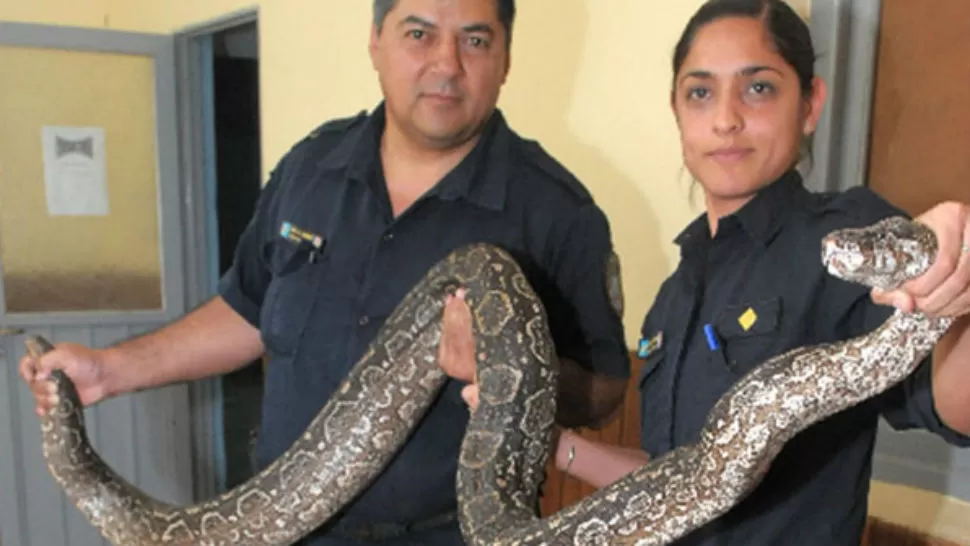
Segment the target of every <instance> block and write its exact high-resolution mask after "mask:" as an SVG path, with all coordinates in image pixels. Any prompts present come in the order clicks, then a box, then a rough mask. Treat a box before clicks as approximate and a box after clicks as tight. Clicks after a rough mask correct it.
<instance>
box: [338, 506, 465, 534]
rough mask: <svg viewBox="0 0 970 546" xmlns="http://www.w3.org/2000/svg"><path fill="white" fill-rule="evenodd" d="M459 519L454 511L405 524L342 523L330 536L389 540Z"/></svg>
mask: <svg viewBox="0 0 970 546" xmlns="http://www.w3.org/2000/svg"><path fill="white" fill-rule="evenodd" d="M457 519H458V513H457V512H456V511H454V510H452V511H450V512H445V513H443V514H438V515H436V516H431V517H429V518H425V519H419V520H414V521H409V522H404V523H393V522H379V523H378V522H375V523H359V524H356V523H349V522H346V521H341V522H339V523H337V524H336V525H334V527H333V528H332V529H331V531H330V533H329V534H332V535H336V536H339V537H341V538H349V539H353V540H360V541H379V540H389V539H392V538H399V537H402V536H405V535H408V534H410V533H418V532H421V531H427V530H429V529H434V528H436V527H442V526H444V525H447V524H449V523H451V522H454V521H456V520H457Z"/></svg>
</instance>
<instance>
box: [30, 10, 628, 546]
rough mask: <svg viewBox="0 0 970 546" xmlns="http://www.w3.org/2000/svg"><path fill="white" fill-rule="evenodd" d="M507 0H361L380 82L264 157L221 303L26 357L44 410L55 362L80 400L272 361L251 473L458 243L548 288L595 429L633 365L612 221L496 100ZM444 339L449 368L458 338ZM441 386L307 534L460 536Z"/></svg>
mask: <svg viewBox="0 0 970 546" xmlns="http://www.w3.org/2000/svg"><path fill="white" fill-rule="evenodd" d="M514 12H515V3H514V1H513V0H460V1H455V2H440V1H437V0H397V1H394V0H375V2H374V25H373V29H372V36H371V39H370V54H371V58H372V60H373V65H374V67H375V69H376V71H377V74H378V76H379V80H380V85H381V88H382V90H383V92H384V99H385V100H384V101H382V102H381V103H380V104H379V105H377V107H376V108H375V109H373V111H372V112H370V113H369V114H365V113H361V114H360V115H357V116H355V117H350V118H347V119H339V120H334V121H331V122H328V123H325V124H324V125H322V126H321V127H320V128H319V129H318V130H316V131H314V132H313V133H312V134H311V135H310V136H309V137H308V138H306V139H304V140H303V141H302V142H300V143H298V144H297V145H296V146H295V147H294V148H293V149H292V150H290V152H289V153H288V154H287V155H286V156H285V157H284V158H283V159H282V161H281V162H280V163H279V165H278V166H277V167H276V168H275V169H274V171H273V173H272V176H271V179H270V180H269V181H268V183H267V185H266V186H265V189H264V190H263V192H262V195H261V197H260V201H259V203H258V206H257V210H256V212H255V214H254V216H253V218H252V220H251V222H250V224H249V225H248V227H247V229H246V231H245V233H244V234H243V236H242V237H241V239H240V241H239V243H238V246H237V249H236V252H235V257H234V261H233V264H232V268H231V270H230V271H229V272H228V273H227V274H226V275H225V277H224V278H223V279H222V280H221V283H220V285H219V295H218V296H217V297H215V298H213V299H212V300H211V301H210V302H208V303H206V304H205V305H203V306H202V307H200V308H199V309H197V310H195V311H193V312H192V313H190V314H188V315H187V316H186V317H185V318H183V319H181V320H179V321H177V322H175V323H174V324H172V325H170V326H168V327H166V328H164V329H162V330H160V331H157V332H154V333H152V334H149V335H146V336H144V337H140V338H137V339H133V340H129V341H127V342H124V343H121V344H119V345H117V346H114V347H111V348H108V349H103V350H91V349H87V348H84V347H80V346H77V345H67V344H65V345H61V346H59V347H58V348H57V350H55V351H54V352H52V353H50V354H49V355H47V356H45V357H44V358H43V359H42V360H41V361H39V362H33V361H30V360H29V359H25V360H24V361H23V363H22V373H23V374H24V377H25V379H26V380H27V381H30V382H31V384H32V386H33V389H34V392H35V394H36V396H37V399H38V408H39V409H40V408H43V407H46V406H47V405H49V404H50V403H51V399H50V396H49V394H48V388H49V386H48V382H46V381H43V379H45V378H46V376H47V373H48V371H49V370H50V369H51V368H55V367H56V368H63V369H65V370H66V371H67V373H68V375H70V376H71V378H72V379H73V380H74V381H75V382H76V383H77V385H78V387H79V390H80V394H81V396H82V400H83V402H84V403H86V404H92V403H95V402H97V401H99V400H103V399H104V398H106V397H109V396H114V395H117V394H120V393H125V392H131V391H134V390H136V389H145V388H151V387H155V386H159V385H163V384H166V383H170V382H173V381H185V380H193V379H198V378H202V377H206V376H212V375H215V374H222V373H226V372H229V371H231V370H234V369H236V368H238V367H239V366H241V365H244V364H245V363H247V362H250V361H252V360H253V359H254V358H257V357H258V356H259V355H261V354H263V353H264V351H265V353H267V354H268V356H269V358H270V361H269V364H268V366H267V367H266V371H267V376H266V381H265V389H266V390H265V396H264V407H263V411H262V425H261V436H260V439H259V443H258V447H257V457H258V461H259V463H260V466H265V465H268V464H269V463H270V462H271V461H273V460H274V459H276V458H277V457H278V456H279V455H280V454H281V453H282V452H283V451H284V450H286V449H287V448H288V447H289V446H290V445H291V443H292V442H293V441H294V440H296V439H297V437H298V436H299V435H300V433H301V432H302V431H303V430H304V429H305V428H306V426H307V425H308V424H309V422H310V420H311V419H312V418H313V416H314V415H315V414H316V413H317V412H318V411H319V410H320V408H321V407H322V406H323V405H324V403H325V402H326V401H327V400H328V398H329V397H330V395H331V394H332V393H333V392H334V389H335V388H337V386H338V385H339V384H340V382H341V381H342V380H343V379H344V378H345V377H346V374H347V372H348V370H349V369H350V367H351V366H352V364H353V363H354V362H356V361H357V359H358V358H359V357H360V356H361V355H362V354H363V353H364V351H365V349H366V347H367V345H368V343H369V342H370V341H371V340H372V339H373V338H374V337H375V334H376V333H377V331H378V329H379V328H380V327H381V324H382V323H383V321H384V320H385V319H386V318H387V317H388V315H389V314H390V313H391V312H392V310H393V309H394V307H395V306H396V305H397V304H398V303H399V302H400V301H401V299H402V297H403V296H404V295H405V294H406V293H407V291H408V290H409V289H410V288H411V287H412V286H413V285H414V284H415V283H416V282H417V281H418V280H419V279H420V278H421V277H422V276H423V275H424V273H425V272H426V271H427V270H428V269H429V268H430V267H431V266H432V265H433V264H434V263H436V262H437V261H439V260H440V259H442V258H443V257H445V255H447V254H448V253H449V252H451V251H452V250H454V249H456V248H458V247H460V246H462V245H465V244H469V243H473V242H479V241H486V242H491V243H495V244H498V245H500V246H502V247H504V248H506V249H508V250H509V251H510V252H511V253H512V254H513V255H514V256H515V257H516V258H517V259H518V260H519V262H520V264H521V265H522V267H523V269H524V271H525V272H526V274H527V276H528V278H529V280H530V282H531V283H532V285H533V286H534V288H535V289H536V291H537V292H538V293H539V295H540V297H542V298H543V301H544V304H545V305H546V307H547V311H548V315H549V317H550V322H551V324H550V326H551V330H552V332H553V336H554V338H555V341H556V342H557V348H558V352H559V354H560V356H561V359H562V361H563V366H564V374H563V376H564V380H563V381H562V383H561V385H560V390H561V392H562V396H563V397H564V402H563V403H562V404H560V407H561V408H562V411H561V412H560V414H559V416H558V417H559V420H560V422H562V423H563V424H564V425H566V426H578V425H590V426H597V425H601V424H603V423H605V422H606V420H607V419H608V418H609V417H610V416H611V414H612V413H613V411H614V410H615V408H616V407H617V406H618V404H619V402H620V401H621V399H622V396H623V392H624V388H625V384H626V378H627V377H628V375H629V357H628V353H627V351H626V349H625V346H624V337H623V328H622V324H621V317H620V306H619V302H618V301H616V300H615V299H613V298H611V294H615V290H611V286H612V287H613V288H615V284H613V285H611V282H614V283H615V281H616V279H615V277H614V275H615V271H616V269H615V267H612V265H613V264H615V256H614V254H613V248H612V243H611V235H610V229H609V224H608V222H607V219H606V218H605V216H604V214H603V212H602V211H601V210H600V208H598V206H597V205H596V203H594V201H593V199H592V198H591V196H590V194H589V192H588V191H587V190H586V189H585V188H584V187H583V185H582V184H580V183H579V182H578V181H577V180H576V179H575V178H574V177H573V176H572V175H571V174H570V173H569V172H568V171H567V170H566V169H565V168H563V166H562V165H560V164H559V163H557V162H556V161H555V160H554V159H553V158H552V157H550V156H549V155H548V154H547V153H546V152H545V151H543V149H542V148H541V147H540V146H539V145H538V144H536V143H535V142H532V141H529V140H525V139H523V138H522V137H520V136H518V135H517V134H516V133H515V132H513V131H512V130H511V129H510V127H509V126H508V124H507V123H506V121H505V119H504V117H503V115H502V114H501V112H500V111H499V110H497V109H496V101H497V98H498V95H499V89H500V87H501V86H502V84H503V82H504V81H505V78H506V74H507V72H508V68H509V42H510V39H511V30H512V22H513V19H514ZM445 341H446V342H445V343H444V344H443V345H445V348H443V349H442V355H441V356H442V360H443V365H444V366H447V365H448V363H449V360H450V359H452V358H455V357H454V356H449V355H461V354H465V353H463V349H462V346H461V344H458V343H454V344H450V345H449V344H448V343H447V339H446V340H445ZM460 385H461V384H460V383H459V382H452V383H451V384H449V385H448V386H447V387H446V388H445V389H444V391H443V394H442V395H441V396H440V398H439V399H438V400H436V401H435V403H434V405H433V406H432V408H431V409H430V412H429V414H428V415H427V417H426V418H425V419H424V420H423V421H422V422H421V424H420V426H419V427H418V428H417V430H416V431H414V434H413V436H412V437H411V439H410V440H409V442H408V444H407V445H406V446H405V447H404V448H403V450H402V451H401V452H400V453H399V454H398V455H397V456H396V457H395V458H394V459H393V462H392V463H391V464H390V466H389V468H388V469H387V471H386V472H385V473H383V474H382V475H381V476H380V477H379V478H378V479H377V480H376V482H375V483H373V484H372V485H371V486H370V487H369V488H368V489H367V490H366V491H365V492H364V493H363V494H362V495H361V496H360V497H359V498H357V499H356V500H355V501H354V502H353V503H352V504H351V505H350V506H348V507H347V508H346V510H345V511H343V512H342V513H341V514H340V515H339V516H338V517H337V518H335V520H334V521H332V522H329V523H328V524H327V525H325V526H324V527H323V528H322V529H319V530H318V531H317V532H316V533H314V535H313V536H312V537H310V538H308V539H307V540H306V541H304V544H307V545H313V546H338V545H339V546H350V545H358V544H386V545H404V544H422V545H458V544H462V543H463V541H462V538H461V535H460V532H459V530H458V522H457V519H456V516H455V508H456V498H455V472H456V461H457V457H458V451H459V447H460V443H461V439H462V437H463V434H464V430H465V426H466V423H467V418H468V411H467V408H466V407H465V404H464V403H463V401H462V399H461V397H460V395H459V388H460Z"/></svg>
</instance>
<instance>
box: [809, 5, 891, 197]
mask: <svg viewBox="0 0 970 546" xmlns="http://www.w3.org/2000/svg"><path fill="white" fill-rule="evenodd" d="M881 14H882V0H815V1H813V2H812V7H811V16H810V27H811V31H812V40H813V41H814V42H815V50H816V54H817V56H818V59H817V61H816V63H815V70H816V74H817V75H818V76H820V77H822V78H823V79H824V80H825V82H826V84H827V85H828V99H827V101H826V105H825V108H824V110H823V111H822V118H821V119H820V120H819V125H818V128H817V129H816V131H815V135H814V137H813V139H812V145H813V156H814V158H813V161H812V162H811V170H810V171H809V172H808V174H807V176H806V177H805V183H806V186H807V187H808V188H809V189H811V190H813V191H833V190H846V189H849V188H851V187H854V186H864V185H865V178H866V171H867V168H868V155H869V154H868V151H869V127H870V116H871V113H872V97H873V90H874V79H875V72H876V70H875V69H876V50H877V47H878V45H879V22H880V16H881Z"/></svg>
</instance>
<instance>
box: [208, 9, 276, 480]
mask: <svg viewBox="0 0 970 546" xmlns="http://www.w3.org/2000/svg"><path fill="white" fill-rule="evenodd" d="M258 40H259V38H258V29H257V23H256V21H252V22H247V23H243V24H241V25H238V26H235V27H231V28H228V29H224V30H220V31H218V32H216V33H214V34H213V35H212V48H211V56H212V57H211V62H212V99H213V100H212V112H213V118H212V121H213V127H214V146H213V148H214V149H210V150H207V152H208V153H209V154H213V155H214V159H215V173H214V174H215V180H214V183H215V210H214V211H212V210H210V211H209V213H210V214H209V216H210V217H211V218H212V220H213V221H214V222H215V224H216V226H215V228H216V229H215V231H216V232H217V234H218V241H217V244H216V246H217V249H216V251H215V252H213V251H212V250H210V254H213V255H214V256H215V257H217V259H218V269H217V271H218V277H221V276H222V275H223V274H224V273H225V272H226V271H227V270H228V269H229V266H230V264H231V263H232V258H233V254H234V252H235V249H236V243H237V241H238V240H239V236H240V235H242V232H243V230H245V229H246V224H247V223H248V222H249V218H250V216H251V215H252V213H253V210H254V209H255V206H256V201H257V200H258V199H259V192H260V188H261V176H262V175H261V168H262V167H261V162H260V126H259V47H258V44H259V41H258ZM210 186H211V184H210ZM213 213H214V214H213ZM258 364H259V362H258V361H257V362H253V363H252V364H251V365H249V366H247V367H245V368H243V369H241V370H239V371H236V372H233V373H231V374H228V375H227V376H225V377H223V378H222V402H221V405H222V430H223V436H224V450H225V465H226V468H225V487H226V488H231V487H233V486H235V485H237V484H239V483H241V482H243V481H245V480H246V479H248V478H249V477H250V476H251V475H252V469H253V463H252V457H251V453H252V449H251V446H252V444H253V440H254V438H255V433H256V430H257V429H258V422H259V408H260V402H261V399H262V387H263V381H262V379H263V374H262V368H261V366H259V365H258Z"/></svg>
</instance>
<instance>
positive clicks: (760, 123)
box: [442, 0, 970, 546]
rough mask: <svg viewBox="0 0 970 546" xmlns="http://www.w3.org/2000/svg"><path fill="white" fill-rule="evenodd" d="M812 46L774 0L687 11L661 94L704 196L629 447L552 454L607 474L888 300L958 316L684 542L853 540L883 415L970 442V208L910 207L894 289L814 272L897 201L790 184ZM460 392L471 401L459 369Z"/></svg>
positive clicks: (473, 396)
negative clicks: (780, 358)
mask: <svg viewBox="0 0 970 546" xmlns="http://www.w3.org/2000/svg"><path fill="white" fill-rule="evenodd" d="M814 62H815V52H814V50H813V46H812V43H811V38H810V35H809V29H808V27H807V25H806V24H805V23H804V22H803V21H802V19H801V18H800V17H799V16H798V15H797V14H796V13H795V12H794V11H792V9H791V8H790V7H789V6H788V5H787V4H785V3H784V2H782V1H780V0H713V1H710V2H708V3H707V4H705V5H704V6H702V7H701V8H700V10H699V11H698V12H697V13H696V14H695V15H694V17H693V18H692V19H691V20H690V22H689V23H688V25H687V27H686V29H685V31H684V34H683V36H682V37H681V39H680V41H679V43H678V44H677V47H676V50H675V54H674V59H673V69H674V74H673V75H674V79H673V85H672V90H671V106H672V109H673V112H674V115H675V116H676V119H677V124H678V127H679V130H680V136H681V144H682V149H683V157H684V161H685V163H686V166H687V168H688V170H689V171H690V172H691V174H692V175H693V176H694V178H695V179H696V180H697V182H698V183H699V185H700V187H701V188H702V189H703V192H704V198H705V205H706V212H705V214H702V215H701V216H700V217H698V218H697V219H696V220H695V221H694V222H693V223H691V224H690V225H688V226H687V227H686V229H685V230H684V231H683V232H682V233H681V235H680V236H679V237H678V238H677V244H678V245H679V246H680V249H681V262H680V264H679V266H678V268H677V270H676V271H675V272H674V273H673V274H672V275H671V276H670V277H669V278H668V279H667V280H666V281H665V282H664V284H663V286H662V287H661V290H660V291H659V293H658V295H657V298H656V301H655V303H654V305H653V307H652V308H651V309H650V310H649V312H648V313H647V315H646V318H645V320H644V322H643V328H642V336H643V338H642V339H643V341H642V342H641V345H640V351H639V353H640V357H641V358H643V359H644V360H645V363H644V366H643V371H642V372H641V375H640V377H638V378H637V381H638V382H639V383H638V385H639V388H640V390H641V394H642V401H641V410H642V422H643V430H642V448H643V450H642V451H636V450H629V449H621V448H617V447H616V446H610V445H603V444H597V443H594V442H592V441H590V440H587V439H584V438H582V437H580V436H578V435H576V434H574V433H572V432H571V431H568V430H566V431H562V432H561V434H560V435H559V437H558V441H557V443H556V446H555V447H556V452H555V458H556V463H557V466H558V467H559V468H560V469H561V470H565V471H567V472H568V473H569V474H571V475H573V476H575V477H577V478H579V479H582V480H584V481H587V482H588V483H590V484H593V485H595V486H597V487H602V486H605V485H607V484H609V483H611V482H613V481H615V480H616V479H618V478H620V477H622V476H623V475H625V474H627V473H628V472H630V471H631V470H633V469H635V468H636V467H638V466H640V465H642V464H644V463H645V462H646V461H647V460H648V458H649V457H651V456H653V457H656V456H659V455H662V454H664V453H666V452H668V451H670V450H672V449H674V448H676V447H678V446H680V445H684V444H687V443H692V442H694V441H695V440H696V438H697V434H698V431H699V430H700V428H701V427H702V425H703V423H704V420H705V418H706V416H707V414H708V411H709V410H710V408H711V407H712V405H713V404H714V403H715V402H716V401H717V400H718V398H719V397H720V396H721V395H722V394H724V393H725V392H726V391H727V390H728V389H729V388H730V387H731V385H732V384H733V383H734V382H735V381H737V380H738V379H739V378H740V377H741V376H742V375H743V374H744V373H745V372H746V371H748V370H750V369H751V368H752V367H754V366H756V365H758V364H759V363H761V362H763V361H765V360H766V359H768V358H770V357H771V356H773V355H776V354H779V353H782V352H784V351H786V350H788V349H791V348H793V347H798V346H804V345H811V344H816V343H821V342H827V341H834V340H841V339H846V338H849V337H852V336H855V335H859V334H862V333H865V332H867V331H869V330H871V329H872V328H874V327H875V326H876V325H878V324H879V323H881V322H882V321H883V320H885V318H886V317H887V316H888V315H889V313H890V312H891V310H892V307H891V306H892V305H895V306H898V307H901V308H904V309H907V310H912V309H913V308H918V309H920V310H922V311H924V312H926V313H929V314H945V315H951V316H962V317H963V318H961V319H960V320H958V321H957V323H956V324H955V325H954V326H953V327H952V329H951V331H950V332H948V334H947V337H946V338H945V339H944V340H943V341H942V342H941V343H940V344H939V346H938V348H937V350H936V352H935V355H934V358H933V359H932V361H929V360H928V361H927V362H926V363H924V364H923V365H922V366H921V367H920V368H919V370H918V371H917V372H915V373H914V374H913V375H912V376H911V377H910V378H909V379H907V380H906V381H905V382H904V383H902V384H900V385H899V386H897V387H896V388H893V389H892V390H891V391H888V392H887V393H885V394H884V395H883V396H880V397H877V398H876V399H873V400H871V401H869V402H867V403H864V404H862V405H860V406H857V407H855V408H853V409H850V410H848V411H845V412H843V413H841V414H838V415H836V416H834V417H832V418H830V419H829V420H827V421H825V422H823V423H820V424H818V425H816V426H814V427H812V428H810V429H808V430H806V431H805V432H804V433H802V434H801V435H799V436H798V437H796V438H795V439H793V440H792V441H791V442H790V443H789V444H788V445H787V446H786V448H785V450H784V451H783V452H782V453H781V454H780V455H779V456H778V457H777V459H776V460H775V461H774V464H773V465H772V468H771V470H770V472H769V474H768V475H767V476H766V478H765V480H764V481H763V482H762V484H761V485H760V486H759V487H758V488H757V489H756V490H755V491H754V492H753V493H752V494H751V495H750V496H749V497H748V498H746V499H745V500H744V501H742V503H740V504H739V505H738V506H736V507H735V508H734V509H733V510H731V511H730V512H729V513H728V514H726V515H725V516H724V517H722V518H719V519H718V520H715V521H713V522H711V523H710V524H708V525H707V526H705V527H703V528H702V529H700V530H698V531H696V532H694V533H692V534H690V535H689V536H687V537H685V538H684V539H683V540H681V541H680V542H678V545H681V546H683V545H705V546H713V545H715V544H716V545H731V546H734V545H738V546H740V545H745V546H752V545H768V544H781V543H784V544H787V545H789V546H796V545H806V546H808V545H811V546H818V545H823V544H824V545H828V546H839V545H845V546H849V545H853V546H857V545H858V544H859V542H860V539H861V536H862V532H863V527H864V525H865V518H866V499H867V493H868V487H869V479H870V471H871V456H872V449H873V442H874V439H875V436H876V427H877V419H878V418H879V416H883V417H885V418H886V419H887V420H888V421H889V422H890V423H891V424H892V425H893V426H895V427H896V428H900V429H905V428H913V427H921V428H924V429H927V430H930V431H932V432H934V433H936V434H938V435H940V436H941V437H943V438H944V439H945V440H947V441H948V442H950V443H952V444H955V445H961V446H967V445H970V437H968V434H970V332H968V328H967V325H968V321H967V317H966V314H967V312H968V309H970V290H968V282H970V254H968V252H967V251H968V247H967V243H966V241H970V222H968V207H967V206H966V205H961V204H954V203H948V204H943V205H939V206H937V207H936V208H934V209H933V210H931V211H929V212H927V213H926V214H924V215H923V216H921V217H920V218H919V219H920V220H921V221H923V222H924V223H926V224H927V225H929V226H930V227H931V228H933V230H934V231H935V232H936V233H937V236H938V238H939V239H940V241H941V251H940V257H939V259H938V260H937V262H936V263H935V265H934V266H933V268H932V269H931V270H930V271H928V272H927V273H926V274H924V275H923V276H922V277H921V278H919V279H917V280H915V281H913V282H911V283H909V284H908V285H906V286H905V287H903V289H901V290H899V291H897V292H894V293H891V294H878V293H871V294H870V293H869V292H868V291H866V289H865V288H863V287H861V286H858V285H853V284H850V283H846V282H843V281H840V280H837V279H835V278H833V277H830V276H828V275H827V274H826V273H825V272H824V271H823V269H822V266H821V264H820V262H819V248H820V245H819V242H820V240H821V238H822V237H823V236H824V235H825V234H826V233H828V232H830V231H832V230H834V229H838V228H841V227H846V226H850V225H865V224H870V223H874V222H875V221H877V220H878V219H880V218H883V217H885V216H888V215H892V214H899V213H900V212H899V211H898V210H895V209H893V208H892V207H890V206H889V205H888V204H886V203H885V202H883V201H882V200H880V199H878V198H877V197H876V196H875V195H874V194H873V193H871V192H869V191H868V190H865V189H855V190H851V191H848V192H844V193H841V194H833V195H824V196H822V195H815V194H811V193H809V192H808V191H807V190H805V189H804V187H803V183H802V179H801V178H800V176H799V174H798V172H797V171H796V170H795V167H796V164H797V163H798V161H799V157H800V149H801V143H802V142H803V140H804V139H805V138H806V137H807V136H809V135H810V134H811V133H812V132H813V131H814V130H815V128H816V124H817V123H818V120H819V117H820V115H821V111H822V105H823V103H824V101H825V94H826V88H825V84H824V82H822V80H820V79H819V78H817V77H815V75H814ZM461 309H463V308H456V307H454V305H452V304H451V303H449V307H448V315H447V317H446V318H447V319H448V325H447V333H448V335H447V336H446V337H445V338H444V342H445V346H444V347H443V348H442V362H443V367H444V368H445V370H446V371H447V372H448V373H449V374H450V375H452V376H454V377H456V378H458V379H463V380H466V381H467V380H470V379H471V378H472V374H471V373H468V370H469V366H467V363H468V362H473V359H471V358H470V355H468V354H466V353H467V352H468V351H467V348H466V349H465V352H462V350H460V347H461V346H462V341H458V340H463V341H464V342H466V343H467V338H461V337H456V336H458V334H455V333H453V332H455V331H459V330H456V329H454V328H455V326H454V325H455V324H459V325H463V321H464V320H467V319H465V315H464V314H462V313H463V311H462V310H461ZM459 362H463V363H465V364H466V365H464V366H458V365H457V363H459ZM465 398H466V400H467V401H468V402H469V404H470V405H471V406H473V407H474V406H476V405H477V391H476V389H475V387H474V386H473V385H471V386H468V387H466V388H465Z"/></svg>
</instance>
